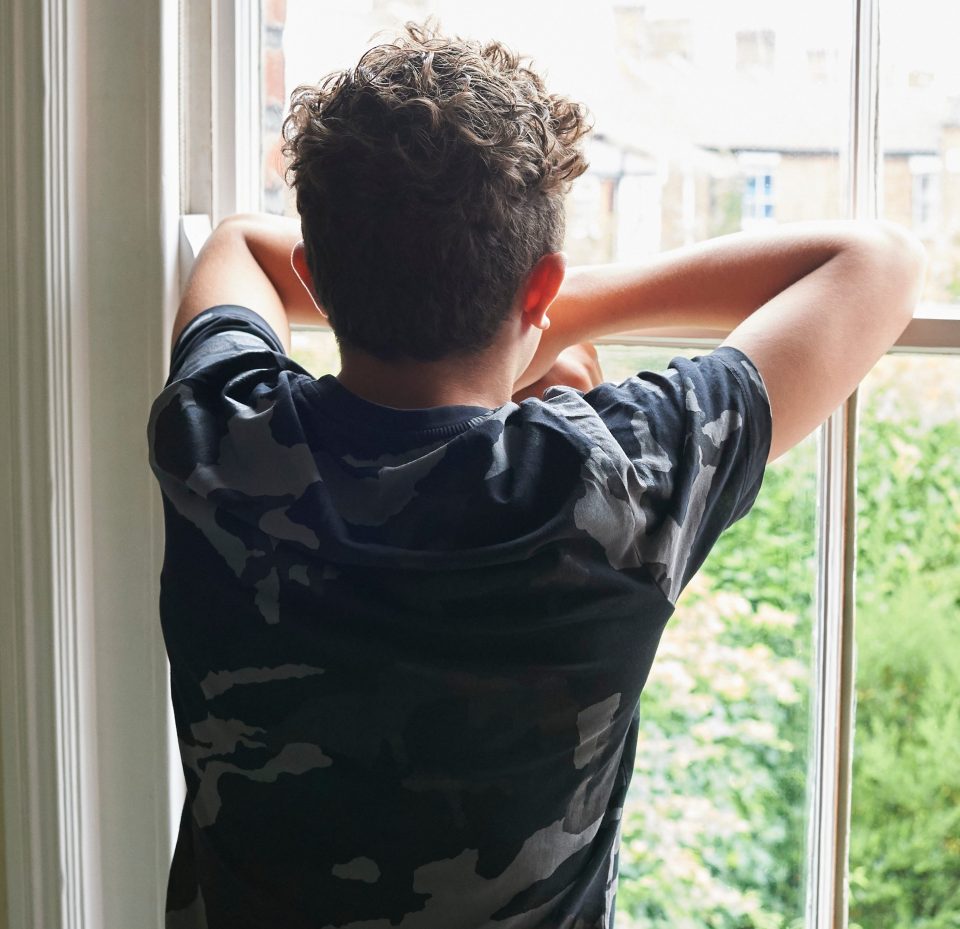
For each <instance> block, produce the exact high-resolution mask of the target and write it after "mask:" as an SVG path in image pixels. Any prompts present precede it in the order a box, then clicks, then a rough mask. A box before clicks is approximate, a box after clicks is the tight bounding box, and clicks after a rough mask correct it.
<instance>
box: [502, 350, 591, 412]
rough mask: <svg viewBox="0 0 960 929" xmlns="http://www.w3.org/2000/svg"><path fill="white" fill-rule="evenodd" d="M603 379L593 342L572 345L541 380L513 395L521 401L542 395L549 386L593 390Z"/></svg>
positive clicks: (515, 400)
mask: <svg viewBox="0 0 960 929" xmlns="http://www.w3.org/2000/svg"><path fill="white" fill-rule="evenodd" d="M602 381H603V372H602V371H601V370H600V359H599V358H598V357H597V350H596V348H594V346H593V344H592V343H591V342H583V343H581V344H580V345H571V346H570V347H569V348H565V349H564V350H563V351H562V352H560V354H559V355H558V356H557V359H556V361H554V363H553V365H552V366H551V368H550V370H549V371H547V373H546V374H544V375H543V377H541V378H540V379H539V380H537V381H534V382H533V383H532V384H528V385H527V386H526V387H523V388H521V389H520V390H518V391H517V392H516V393H515V394H514V395H513V400H514V402H516V403H519V402H520V401H521V400H526V399H527V397H541V396H543V392H544V391H545V390H546V389H547V388H548V387H557V386H563V387H573V388H574V389H575V390H582V391H584V392H586V391H588V390H591V389H592V388H594V387H596V386H597V385H598V384H599V383H601V382H602Z"/></svg>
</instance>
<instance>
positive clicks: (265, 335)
mask: <svg viewBox="0 0 960 929" xmlns="http://www.w3.org/2000/svg"><path fill="white" fill-rule="evenodd" d="M301 377H305V378H308V379H310V380H312V378H310V376H309V374H307V372H306V371H304V370H303V369H302V368H301V367H300V366H299V365H297V364H296V362H294V361H293V360H292V359H290V358H289V357H288V356H287V355H286V354H285V352H284V350H283V345H282V343H281V342H280V340H279V339H278V338H277V335H276V333H275V332H274V331H273V330H272V329H271V328H270V326H269V325H268V324H267V323H266V322H265V321H264V320H263V318H262V317H260V316H259V315H258V314H256V313H254V312H253V311H251V310H248V309H245V308H244V307H237V306H217V307H213V308H211V309H209V310H205V311H204V312H203V313H201V314H200V315H199V316H197V317H196V318H195V319H193V320H192V321H191V322H190V324H189V325H188V326H187V327H186V328H185V329H184V330H183V332H182V333H181V334H180V337H179V338H178V339H177V342H176V344H175V346H174V349H173V354H172V358H171V362H170V376H169V378H168V380H167V385H166V387H165V388H164V389H163V391H162V392H161V393H160V395H159V396H158V397H157V398H156V400H155V401H154V403H153V407H152V408H151V412H150V422H149V425H148V441H149V449H150V462H151V466H152V467H153V470H154V473H155V474H156V476H157V478H158V480H159V481H160V485H161V487H162V488H163V490H164V491H165V492H166V493H167V495H168V496H170V497H171V499H175V495H176V494H177V493H181V492H182V486H181V485H184V484H185V482H188V481H189V490H190V492H191V493H192V494H193V495H194V496H199V497H205V496H207V495H208V493H211V492H214V491H217V492H223V491H224V490H225V489H232V490H238V489H241V488H244V492H248V491H249V492H250V493H253V492H254V491H255V490H256V488H257V486H258V485H257V481H260V485H261V486H263V487H266V488H269V487H272V486H274V485H276V484H277V481H276V480H272V482H271V477H274V478H275V477H276V474H275V473H274V472H276V471H278V470H279V471H282V470H283V469H282V468H281V467H280V465H281V463H282V456H283V453H284V450H285V449H288V448H289V447H290V446H293V445H302V444H303V442H304V438H303V435H302V428H301V425H300V422H299V419H298V416H297V412H296V408H295V403H294V400H293V395H292V391H293V390H294V387H293V386H292V385H293V384H295V382H296V381H297V380H299V379H300V378H301ZM287 473H288V472H284V474H287ZM176 499H177V500H178V501H179V499H180V498H176ZM184 505H185V504H184Z"/></svg>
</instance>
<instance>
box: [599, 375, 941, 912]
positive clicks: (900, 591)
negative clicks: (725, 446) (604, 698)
mask: <svg viewBox="0 0 960 929" xmlns="http://www.w3.org/2000/svg"><path fill="white" fill-rule="evenodd" d="M958 374H960V365H958V364H957V360H956V359H932V358H888V359H885V360H884V362H883V363H882V364H881V366H880V367H879V368H878V369H877V371H876V372H875V373H874V374H873V375H872V376H871V378H870V380H869V382H868V384H867V386H866V387H865V389H864V391H863V396H862V404H861V406H862V414H861V429H860V456H859V469H858V480H859V493H858V510H859V520H858V533H859V535H858V581H857V584H858V596H857V600H858V613H857V623H858V635H857V638H858V651H859V657H858V667H857V720H856V742H855V754H854V796H853V814H852V824H851V842H850V871H851V886H850V919H851V926H852V927H855V929H957V927H960V609H958V607H960V481H958V475H957V464H956V459H957V452H958V450H960V423H958V421H957V418H956V411H957V409H960V378H958V377H957V375H958ZM814 451H815V449H814V446H813V443H812V442H808V443H805V444H804V445H803V446H800V447H799V448H798V449H796V450H794V451H793V452H792V453H791V454H790V455H788V456H787V457H785V458H784V459H783V460H781V461H780V462H778V463H777V464H776V465H775V466H774V467H772V468H771V469H770V470H769V471H768V474H767V477H766V479H765V482H764V489H763V491H762V492H761V495H760V498H759V499H758V501H757V504H756V506H755V508H754V510H753V512H752V513H751V515H750V516H749V517H747V518H746V519H745V520H743V521H742V522H741V523H739V524H738V525H737V526H735V527H734V528H733V529H732V530H731V531H730V532H729V533H728V534H727V535H726V536H725V537H724V538H723V539H722V540H721V542H720V543H719V545H718V546H717V547H716V549H715V550H714V552H713V554H712V555H711V557H710V560H709V561H708V563H707V565H706V566H705V568H704V571H703V572H702V574H701V576H700V578H699V579H698V580H697V581H696V582H695V583H694V584H692V585H691V587H690V589H688V591H687V592H686V594H685V595H684V598H683V599H682V601H681V606H680V608H679V609H678V614H677V616H676V617H675V618H674V620H673V621H672V624H671V627H668V631H667V633H666V634H665V637H664V641H663V644H662V646H661V650H660V653H659V655H658V658H657V663H656V664H655V666H654V673H653V675H652V676H651V682H650V684H649V685H648V688H647V690H646V691H645V693H644V696H643V699H642V701H641V741H640V745H639V747H638V752H637V765H636V769H635V774H634V781H633V785H632V790H631V798H630V804H629V807H628V809H627V811H626V812H625V817H624V828H623V847H622V852H621V881H620V888H619V892H618V914H617V924H618V926H628V927H636V929H640V927H643V929H647V927H650V929H652V927H657V929H661V927H662V929H666V927H670V929H701V927H704V929H705V927H710V929H748V927H750V929H752V927H756V929H793V927H798V926H801V925H802V924H803V905H804V885H803V877H804V872H803V862H804V856H805V815H806V814H805V801H806V798H805V780H806V773H807V748H808V744H807V743H808V738H809V722H808V715H809V692H810V679H811V667H810V653H811V615H812V607H813V593H814V585H815V572H814V556H815V532H814V511H815V460H814Z"/></svg>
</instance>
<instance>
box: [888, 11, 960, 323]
mask: <svg viewBox="0 0 960 929" xmlns="http://www.w3.org/2000/svg"><path fill="white" fill-rule="evenodd" d="M882 13H883V17H882V20H881V23H882V29H883V38H882V44H881V84H880V141H881V145H882V149H883V169H882V176H881V184H882V187H881V191H882V201H881V209H882V211H883V214H884V215H885V216H886V217H887V218H888V219H892V220H895V221H896V222H898V223H903V225H905V226H910V227H911V228H912V229H913V231H914V232H916V233H917V235H919V236H920V238H921V239H923V241H924V244H925V245H926V247H927V251H928V253H929V256H930V262H929V264H928V266H927V277H926V283H925V287H924V292H923V300H924V301H929V302H931V303H933V304H941V305H942V312H947V311H949V310H952V312H953V314H956V312H957V307H956V304H957V302H958V301H960V56H958V55H957V43H956V37H957V35H958V30H960V5H957V4H956V3H942V2H940V0H885V2H884V4H883V11H882ZM951 304H952V306H951Z"/></svg>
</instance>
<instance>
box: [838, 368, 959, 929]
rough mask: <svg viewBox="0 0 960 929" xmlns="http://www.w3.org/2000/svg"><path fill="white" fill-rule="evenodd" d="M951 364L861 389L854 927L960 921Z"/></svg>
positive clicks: (890, 928)
mask: <svg viewBox="0 0 960 929" xmlns="http://www.w3.org/2000/svg"><path fill="white" fill-rule="evenodd" d="M958 409H960V358H956V357H936V356H910V357H904V356H890V357H887V358H885V359H884V360H883V361H882V362H881V363H880V364H879V365H878V366H877V367H876V369H875V370H874V371H873V373H872V374H871V375H870V376H869V378H868V379H867V381H866V382H865V384H864V386H863V388H862V390H861V428H860V453H859V464H858V481H859V489H858V501H857V503H858V510H859V522H858V527H859V530H858V531H859V538H858V553H857V559H858V561H857V566H858V567H857V570H858V576H857V652H858V659H857V716H856V735H855V743H854V756H853V757H854V762H853V770H854V781H853V811H852V822H851V836H850V917H851V926H852V927H862V929H874V927H878V926H882V927H883V929H916V927H918V926H923V927H929V929H934V927H944V929H946V927H949V926H958V925H960V609H958V607H960V489H958V480H957V450H958V449H960V423H958V420H957V410H958Z"/></svg>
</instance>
